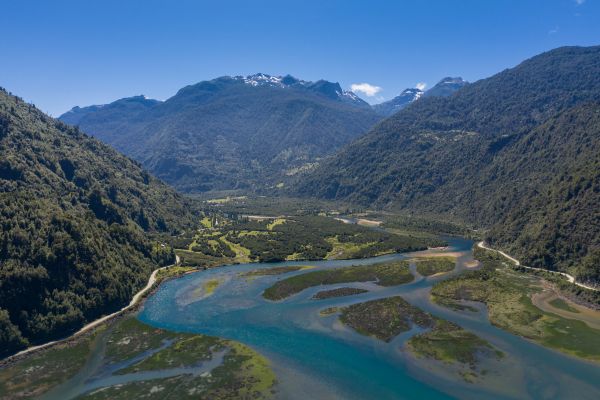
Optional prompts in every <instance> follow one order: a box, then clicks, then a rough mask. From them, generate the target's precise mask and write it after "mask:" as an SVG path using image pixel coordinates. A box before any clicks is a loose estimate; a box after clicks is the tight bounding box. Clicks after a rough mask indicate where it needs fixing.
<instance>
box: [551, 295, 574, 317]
mask: <svg viewBox="0 0 600 400" xmlns="http://www.w3.org/2000/svg"><path fill="white" fill-rule="evenodd" d="M550 304H551V305H552V306H553V307H556V308H560V309H561V310H565V311H568V312H572V313H577V314H578V313H579V310H578V309H576V308H574V307H571V306H570V305H569V303H567V302H566V301H564V300H563V299H561V298H559V297H558V298H556V299H553V300H550Z"/></svg>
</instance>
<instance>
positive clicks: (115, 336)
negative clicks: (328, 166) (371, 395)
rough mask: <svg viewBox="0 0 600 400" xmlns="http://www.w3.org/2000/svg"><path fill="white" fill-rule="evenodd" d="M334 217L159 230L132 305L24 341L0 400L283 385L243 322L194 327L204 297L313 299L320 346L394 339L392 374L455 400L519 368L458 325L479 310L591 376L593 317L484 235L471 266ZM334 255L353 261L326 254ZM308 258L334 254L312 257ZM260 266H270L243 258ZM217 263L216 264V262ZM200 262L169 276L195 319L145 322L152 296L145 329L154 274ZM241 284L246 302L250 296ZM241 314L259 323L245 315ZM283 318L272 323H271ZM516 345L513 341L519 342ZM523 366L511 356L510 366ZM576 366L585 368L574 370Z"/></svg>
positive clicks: (442, 251) (416, 237)
mask: <svg viewBox="0 0 600 400" xmlns="http://www.w3.org/2000/svg"><path fill="white" fill-rule="evenodd" d="M219 204H221V203H219ZM334 216H335V214H334V215H326V214H324V215H321V216H310V217H309V216H306V215H291V214H286V216H281V217H268V218H263V219H256V218H254V219H243V220H238V219H231V218H225V217H223V216H222V214H221V213H217V212H211V213H207V214H206V215H205V216H204V218H203V219H202V221H201V223H200V227H199V229H198V230H197V231H196V232H193V233H190V234H188V235H184V236H181V237H177V238H169V240H170V244H171V245H172V246H173V247H175V248H176V253H177V264H176V265H172V266H169V267H163V268H160V269H158V270H155V271H154V272H153V273H152V275H151V276H150V278H149V281H148V284H147V285H146V287H145V288H143V289H142V290H141V291H140V292H138V293H137V294H136V295H135V296H134V297H133V299H132V300H131V302H130V304H129V305H128V306H126V307H124V308H123V309H121V310H119V311H118V312H115V313H113V314H111V315H108V316H105V317H103V318H100V319H99V320H97V321H94V322H92V323H90V324H88V325H86V326H85V327H83V328H82V329H81V330H80V331H79V332H77V333H76V334H75V335H74V336H73V337H71V338H70V339H69V340H65V341H60V342H52V343H48V344H46V345H42V346H37V347H35V348H30V349H27V350H25V351H23V352H21V353H19V354H18V355H16V356H15V357H13V358H12V359H9V360H5V362H4V363H3V366H2V367H0V382H1V383H0V399H5V398H6V399H8V398H11V399H12V398H29V397H31V396H41V398H43V399H67V398H75V397H77V398H90V399H105V398H111V399H113V398H132V397H134V398H138V397H144V398H163V397H162V396H164V395H166V394H172V395H176V396H177V398H186V397H190V398H192V397H197V396H203V397H206V396H209V397H210V398H216V399H219V398H223V399H225V398H269V397H272V396H274V395H277V394H279V395H282V393H286V392H285V390H286V383H285V381H286V379H288V378H285V377H284V378H285V379H284V382H283V383H281V382H278V379H277V378H276V374H278V373H280V372H281V366H280V365H275V366H273V368H272V366H271V361H269V360H270V357H271V356H272V355H273V354H274V353H277V351H276V350H275V348H274V347H272V346H271V344H268V343H265V344H264V345H263V344H262V343H263V342H257V343H254V342H253V340H246V339H250V337H246V336H244V335H243V334H241V333H242V332H243V329H242V328H239V327H237V328H236V330H235V332H238V333H240V334H241V335H240V337H239V338H238V339H237V340H226V339H221V338H219V337H221V336H227V337H231V336H230V334H229V333H228V334H224V332H230V331H228V330H227V329H228V327H227V326H226V325H223V326H220V325H218V324H219V323H216V325H215V323H213V325H211V323H212V322H209V320H207V321H204V322H203V323H202V324H201V325H200V326H213V327H214V328H211V329H209V330H208V331H205V330H203V329H204V328H202V329H199V330H197V327H196V326H195V325H194V324H195V322H194V320H195V318H198V317H197V315H198V314H197V312H198V311H197V308H196V307H199V306H202V305H203V304H205V303H206V307H207V309H206V310H204V311H207V312H209V310H210V309H211V307H213V306H212V305H211V304H213V302H217V303H214V304H215V306H216V305H217V304H221V302H222V303H223V304H229V306H230V307H234V310H236V307H237V306H238V305H239V304H246V303H248V304H255V307H258V306H260V307H267V308H268V309H269V310H271V309H272V310H271V311H269V314H270V313H272V312H273V310H276V309H277V307H282V309H285V308H286V307H288V306H287V305H286V304H296V303H297V302H298V301H299V302H300V303H298V305H302V304H304V306H306V305H311V306H310V307H311V310H312V309H313V308H314V307H316V308H315V309H314V316H311V317H310V323H308V325H310V326H312V325H314V326H316V327H318V329H320V330H323V329H325V330H330V329H333V330H332V331H331V333H330V334H329V335H333V336H332V337H331V336H329V339H328V340H330V339H332V338H333V339H335V340H341V341H342V342H345V341H348V340H350V342H349V343H351V344H352V343H354V344H353V346H354V345H357V346H358V347H359V348H360V346H363V345H364V344H366V343H372V342H365V341H364V340H358V339H356V338H355V337H354V336H352V335H350V336H349V334H348V332H349V331H348V330H351V331H355V332H356V333H358V334H361V335H365V336H367V337H369V338H371V339H368V340H374V341H375V342H377V341H381V342H384V343H389V344H390V345H391V346H392V348H395V349H396V348H398V347H397V346H399V348H400V349H401V350H400V351H401V353H402V354H404V356H403V357H408V358H403V360H404V361H402V363H406V362H408V363H409V364H410V365H412V367H411V369H412V368H414V369H415V371H413V372H410V373H409V372H407V371H404V370H402V372H401V373H402V374H408V375H407V377H408V376H413V375H414V376H415V377H420V378H418V379H417V381H419V380H420V381H424V382H427V384H428V385H433V386H434V387H435V386H436V385H437V384H436V383H435V381H434V380H430V379H429V378H427V379H426V378H423V375H422V374H423V371H425V370H429V371H430V373H433V374H434V376H437V377H438V379H439V380H440V382H442V383H439V385H440V386H439V389H441V390H442V391H445V392H448V393H451V394H453V395H456V394H457V393H456V392H454V390H456V388H455V389H451V388H450V387H447V386H446V384H444V383H443V382H445V381H446V380H448V379H450V380H453V379H454V380H455V379H456V378H459V379H460V380H461V381H463V382H464V385H467V386H464V385H463V384H460V385H458V386H459V387H460V388H462V389H460V390H463V391H464V393H465V394H468V395H466V397H473V394H475V393H488V394H489V393H495V391H497V390H499V389H498V387H497V386H498V385H500V386H501V384H499V382H502V381H503V379H509V378H510V379H513V378H511V376H509V375H510V374H508V372H507V371H508V370H507V366H509V365H513V366H514V363H517V364H518V363H522V362H523V361H522V360H521V358H520V356H516V354H515V353H514V351H515V348H513V347H512V346H508V347H507V346H506V345H505V343H504V342H503V340H505V339H502V340H499V339H498V338H497V337H496V336H495V334H494V333H493V332H492V331H489V330H488V329H487V328H481V327H480V325H477V324H475V325H472V324H471V322H468V321H470V320H471V319H473V318H475V320H477V321H479V320H480V319H481V318H484V320H485V321H487V320H488V318H489V321H490V322H491V324H492V325H493V326H495V327H497V328H500V329H502V330H504V331H506V332H510V333H512V334H514V335H518V336H520V337H523V338H526V339H528V340H530V341H533V342H535V343H538V344H540V345H543V346H545V347H549V348H552V349H555V350H558V351H560V352H563V353H566V354H568V355H571V356H575V357H577V358H582V359H586V360H590V361H591V362H592V363H593V364H591V365H590V367H589V368H590V370H589V372H590V373H591V375H590V376H595V372H594V371H600V369H599V367H598V365H597V364H595V363H597V362H599V361H600V353H599V352H598V349H600V341H599V340H600V312H598V311H594V310H590V309H588V308H586V307H583V306H582V305H579V304H576V303H573V302H572V301H571V300H570V299H569V298H568V297H566V296H562V295H561V293H560V291H559V290H558V289H557V287H556V286H555V285H553V283H552V282H548V281H546V280H544V279H543V277H538V276H536V275H534V274H528V273H527V269H523V268H522V269H521V270H517V269H514V268H513V265H516V266H519V262H518V260H515V259H514V258H512V257H510V256H508V255H506V254H504V253H502V252H499V251H495V250H493V249H489V248H488V247H486V246H485V244H484V243H483V242H479V243H478V245H477V247H476V248H475V252H474V257H475V259H476V260H478V261H475V260H474V259H473V258H472V257H469V256H468V254H469V252H468V251H467V252H465V250H456V249H453V248H450V249H446V248H444V247H442V248H439V249H434V250H429V251H426V252H416V253H406V254H405V255H397V254H395V253H396V252H401V251H403V252H407V251H414V250H423V249H426V248H427V247H436V246H440V245H445V244H446V243H445V242H446V240H447V239H440V236H439V231H438V232H436V231H435V230H433V231H432V230H429V231H423V230H422V231H419V230H418V229H413V228H411V229H407V228H406V226H398V225H397V224H396V225H394V226H391V224H390V226H386V225H387V224H386V221H385V219H384V218H381V216H376V217H375V218H373V217H370V216H368V215H367V216H365V215H361V216H360V218H356V217H354V216H347V217H339V216H335V218H340V219H343V220H344V221H343V222H341V221H336V220H334V219H333V218H332V217H334ZM411 223H412V222H411ZM359 224H363V225H367V226H368V228H366V227H361V226H360V225H359ZM444 228H448V227H447V226H444ZM453 229H454V228H453ZM456 229H460V228H456ZM446 230H448V229H446ZM390 232H395V233H396V234H393V233H390ZM398 233H399V234H398ZM382 255H384V256H383V257H381V256H382ZM368 257H379V258H368ZM398 257H399V258H398ZM337 258H341V259H351V260H349V261H342V260H340V261H335V259H337ZM303 259H304V260H305V261H304V262H299V261H297V260H303ZM307 259H308V260H310V259H315V260H316V259H329V260H330V261H314V263H311V262H310V261H306V260H307ZM377 260H384V261H377ZM507 260H508V261H510V262H508V263H507ZM260 261H277V262H279V263H278V264H264V263H263V264H261V263H258V264H248V262H253V263H256V262H260ZM282 262H283V263H282ZM236 263H242V265H240V266H239V267H238V266H236V265H235V264H236ZM323 263H324V264H323ZM327 263H333V264H331V265H332V266H334V265H337V267H330V266H329V265H330V264H327ZM336 263H337V264H336ZM231 264H234V265H231ZM226 265H230V266H226ZM253 265H256V267H253ZM218 266H225V267H223V268H214V267H218ZM204 269H210V274H208V275H205V273H198V274H194V275H190V276H189V278H182V279H179V280H176V281H173V283H175V282H177V283H178V284H179V282H182V283H183V282H187V281H190V279H191V281H199V282H200V283H199V284H198V285H196V286H195V287H191V288H189V290H188V289H186V290H185V291H182V289H181V290H179V291H177V294H174V295H173V296H174V298H171V299H170V300H169V301H176V302H178V303H177V307H178V309H179V310H180V311H179V312H181V310H187V309H188V308H189V309H190V310H196V311H194V314H193V315H195V316H194V317H190V316H188V317H186V316H185V315H186V314H185V313H184V314H182V315H181V318H188V319H187V321H188V322H187V323H184V324H183V325H181V324H180V322H179V319H178V318H180V316H176V315H177V314H176V313H177V312H178V311H173V312H175V314H168V313H167V314H165V318H167V319H166V320H165V326H163V322H162V320H161V319H156V320H154V319H152V318H154V317H152V318H150V316H151V315H154V314H153V312H154V311H153V310H154V309H155V308H156V307H158V306H159V303H156V301H152V302H151V304H150V305H149V306H148V307H149V310H148V309H147V307H146V306H145V307H144V308H143V309H142V316H141V317H138V318H139V319H140V320H141V321H146V322H151V324H150V325H146V324H145V323H143V322H140V320H138V319H137V318H135V317H133V316H132V314H131V312H132V311H134V310H136V309H137V308H138V307H139V306H140V304H141V302H142V300H143V299H145V297H146V296H147V295H148V293H150V292H151V291H153V290H154V289H156V287H157V286H158V285H159V284H160V283H161V282H164V281H167V280H169V279H171V278H174V277H179V276H182V275H185V274H187V273H190V272H195V271H198V270H204ZM220 270H223V271H228V272H223V273H220V272H218V271H220ZM212 271H215V272H214V273H213V272H212ZM205 276H206V277H205ZM560 276H561V277H563V275H560ZM191 281H190V282H191ZM269 282H270V283H269ZM571 283H576V282H573V281H571ZM232 285H233V286H232ZM166 286H169V287H171V286H172V285H170V284H169V285H166ZM580 286H581V285H580ZM254 288H260V289H254ZM169 290H170V289H169ZM248 290H250V292H249V293H250V297H246V296H247V294H246V292H247V291H248ZM256 290H258V291H256ZM230 291H231V293H230ZM237 291H240V292H239V294H236V293H237ZM160 292H161V293H162V291H160ZM429 293H431V300H432V301H433V304H432V302H431V301H430V299H429V297H430V295H429ZM156 296H158V294H156V295H153V296H152V299H153V300H154V299H155V298H156ZM182 296H183V297H182ZM231 296H234V297H231ZM175 297H176V299H175ZM262 297H264V299H262ZM220 299H221V300H220ZM272 300H276V301H272ZM317 303H318V304H319V305H318V306H316V305H317ZM165 304H166V303H165ZM313 304H314V305H315V306H313ZM219 307H221V306H219ZM260 307H259V309H260ZM436 307H437V308H436ZM252 309H253V308H248V309H246V308H243V310H252ZM441 310H443V311H441ZM204 311H203V312H204ZM220 312H222V311H220ZM236 312H237V311H236ZM239 312H241V311H239ZM482 312H483V314H482ZM209 313H210V312H209ZM157 315H158V314H157ZM160 315H162V314H160ZM283 315H286V314H285V313H284V314H283ZM294 315H295V314H294V313H291V314H290V315H289V318H291V319H293V318H294ZM470 315H472V316H470ZM167 316H169V317H167ZM171 317H173V318H175V320H173V321H171V319H170V318H171ZM148 318H150V319H151V321H148ZM247 318H258V320H260V318H263V317H262V316H260V315H259V316H254V315H252V314H249V315H248V316H247ZM313 318H317V320H315V319H313ZM319 318H320V320H319ZM169 321H170V322H169ZM174 321H177V322H174ZM315 321H321V322H315ZM336 321H337V322H336ZM288 322H289V321H285V322H283V321H279V322H277V323H276V324H275V326H278V325H280V324H284V325H285V324H287V323H288ZM265 323H267V325H268V324H269V323H271V322H269V321H265ZM207 324H208V325H207ZM478 324H479V323H478ZM151 325H152V326H160V328H155V327H152V326H151ZM302 325H305V324H304V323H303V324H302ZM308 325H307V326H308ZM484 325H485V324H484ZM172 329H174V330H179V329H183V330H185V331H186V332H187V331H188V330H190V331H191V332H196V333H176V332H174V331H172ZM240 329H241V330H240ZM340 329H341V330H340ZM200 332H201V333H200ZM340 332H342V333H340ZM204 333H207V334H208V336H207V335H205V334H204ZM270 334H271V333H270ZM340 334H341V335H342V336H340V337H337V335H340ZM233 336H234V337H233V338H234V339H236V335H233ZM245 338H246V339H245ZM351 338H353V339H351ZM267 340H268V339H267ZM242 343H245V344H242ZM360 343H362V344H360ZM515 343H517V344H516V345H514V346H516V347H517V348H518V347H519V346H521V344H520V343H519V342H515ZM246 344H249V345H250V346H252V348H251V347H248V346H246ZM369 346H371V345H369ZM377 346H379V345H377ZM255 347H257V348H258V351H259V352H263V350H266V354H267V358H265V357H263V356H262V355H260V354H259V353H258V352H256V351H255V350H253V348H255ZM526 348H527V349H528V350H527V351H534V350H531V349H530V348H529V347H526ZM394 351H396V350H394ZM515 357H516V358H515ZM276 359H277V357H276ZM407 360H408V361H407ZM519 360H521V361H519ZM332 362H335V361H334V360H332ZM377 362H379V361H377ZM65 365H68V368H64V366H65ZM399 365H401V364H399ZM525 365H526V364H523V365H520V364H519V366H518V369H520V368H525ZM547 367H548V368H550V369H551V370H552V372H551V374H555V373H558V372H557V371H554V370H553V369H552V368H556V366H547ZM400 368H404V367H400ZM558 368H560V367H558ZM577 368H581V366H580V365H579V364H577ZM418 371H421V372H418ZM507 374H508V375H507ZM403 379H404V378H403ZM407 379H409V380H410V379H414V378H407ZM527 379H534V378H527ZM535 379H538V378H535ZM584 379H585V378H584ZM411 382H412V381H411ZM521 383H522V384H523V385H526V384H528V383H527V382H521ZM538 383H539V382H538ZM590 384H591V385H592V386H593V385H594V383H593V382H589V381H585V384H584V385H583V386H582V387H588V385H590ZM469 385H471V386H469ZM515 390H517V389H515ZM557 390H558V389H557ZM561 391H562V389H561ZM598 392H599V394H600V389H599V390H598ZM459 393H462V392H459ZM499 393H500V392H499ZM504 394H508V392H506V393H504ZM512 395H514V393H512V394H511V396H512ZM78 396H82V397H78ZM486 396H487V395H486ZM284 397H285V396H284ZM484 397H485V396H484ZM358 398H360V396H358ZM475 398H476V397H475Z"/></svg>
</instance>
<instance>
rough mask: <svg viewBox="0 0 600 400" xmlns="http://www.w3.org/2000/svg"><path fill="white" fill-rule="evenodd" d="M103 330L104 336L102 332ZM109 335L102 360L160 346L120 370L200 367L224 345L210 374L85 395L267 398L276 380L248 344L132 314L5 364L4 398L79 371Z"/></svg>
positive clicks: (1, 375) (31, 393) (36, 390)
mask: <svg viewBox="0 0 600 400" xmlns="http://www.w3.org/2000/svg"><path fill="white" fill-rule="evenodd" d="M100 333H102V336H100ZM101 339H102V340H104V341H106V350H105V353H104V357H103V359H102V364H103V365H107V364H112V365H114V363H117V362H122V361H125V360H128V359H131V358H132V357H135V356H138V355H140V354H143V353H145V352H148V351H149V350H152V349H155V352H154V353H153V354H149V355H148V356H146V357H145V358H143V359H141V360H139V361H138V362H136V363H134V364H133V365H129V366H126V367H124V368H122V369H120V370H118V371H116V372H114V374H116V375H122V376H126V375H127V374H131V373H138V372H143V371H157V370H169V369H173V368H181V367H195V366H197V365H198V364H199V363H201V362H203V361H208V360H210V359H211V358H212V357H213V355H214V354H215V352H221V351H225V354H224V356H223V362H222V363H221V364H220V365H218V366H217V367H215V368H214V369H213V370H211V371H210V372H208V373H206V374H200V375H191V374H180V375H176V376H174V377H170V378H159V379H151V380H147V381H139V382H129V383H124V384H121V385H115V386H111V387H105V388H101V389H98V390H95V391H93V392H91V393H87V394H85V395H83V396H81V397H78V398H85V399H132V398H148V399H164V398H166V397H171V398H176V399H188V398H189V399H192V398H193V399H197V398H207V399H232V398H236V399H238V398H239V399H265V398H270V397H271V396H272V390H273V387H274V385H275V375H274V374H273V372H272V370H271V368H270V366H269V363H268V361H267V360H266V359H265V358H264V357H262V356H261V355H260V354H258V353H256V352H255V351H254V350H252V349H250V348H249V347H247V346H245V345H242V344H240V343H237V342H233V341H230V340H225V339H220V338H216V337H211V336H205V335H196V334H188V333H177V332H171V331H166V330H163V329H157V328H153V327H150V326H148V325H145V324H143V323H141V322H140V321H138V320H137V319H135V318H132V317H128V318H124V319H122V320H120V321H115V322H114V323H113V325H112V326H109V327H105V329H104V330H102V332H99V333H98V334H96V335H91V336H87V337H84V338H81V339H79V340H78V341H77V342H76V343H72V344H69V345H64V346H63V345H60V346H56V347H54V348H52V349H48V350H45V351H43V352H41V353H39V354H36V355H34V356H32V357H28V358H26V359H23V360H21V361H18V362H16V363H14V364H11V365H9V366H7V367H3V368H2V369H0V398H2V399H19V398H23V399H25V398H32V397H36V396H39V395H41V394H43V393H44V392H46V391H47V390H49V389H50V388H52V387H54V386H56V385H58V384H59V383H62V382H64V381H66V380H68V379H69V378H70V377H71V376H74V375H75V374H76V373H77V372H78V371H79V370H80V369H81V368H82V367H83V365H84V364H85V362H86V360H87V359H88V357H89V355H90V352H91V351H92V348H93V345H94V344H96V342H95V341H98V340H101Z"/></svg>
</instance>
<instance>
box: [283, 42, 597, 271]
mask: <svg viewBox="0 0 600 400" xmlns="http://www.w3.org/2000/svg"><path fill="white" fill-rule="evenodd" d="M598 112H600V47H564V48H559V49H556V50H552V51H549V52H547V53H543V54H541V55H538V56H536V57H533V58H531V59H529V60H527V61H524V62H523V63H521V64H520V65H518V66H516V67H515V68H512V69H508V70H505V71H503V72H501V73H499V74H497V75H494V76H492V77H490V78H488V79H483V80H481V81H478V82H475V83H473V84H470V85H467V86H465V87H463V88H462V89H460V90H459V91H457V92H456V93H455V94H453V95H451V96H449V97H445V98H442V97H427V98H423V99H420V100H419V101H416V102H414V103H412V104H411V105H410V106H408V107H407V108H406V109H404V110H402V111H400V112H398V113H397V114H395V115H394V116H392V117H390V118H389V119H387V120H385V121H383V122H381V123H379V124H378V125H377V126H376V127H375V128H374V129H373V130H372V131H371V132H369V133H368V134H367V135H365V136H364V137H362V138H360V139H359V140H357V141H355V142H354V143H352V144H351V145H349V146H347V147H345V148H344V149H343V150H342V151H341V152H339V153H338V154H336V155H335V156H333V157H331V158H329V159H328V160H326V161H325V162H323V163H322V165H321V166H320V167H319V168H317V169H316V170H315V171H314V172H313V173H312V174H310V175H309V176H308V177H305V178H304V179H303V180H301V181H299V182H298V183H297V184H296V185H295V187H294V189H293V190H292V192H293V193H294V194H296V195H304V196H318V197H321V198H325V199H333V200H344V201H349V202H355V203H357V204H362V205H371V206H376V207H382V208H387V209H391V210H402V211H410V212H413V213H422V214H428V215H440V216H444V218H451V219H453V220H456V221H459V222H463V223H467V224H471V225H472V226H475V227H480V228H487V229H489V230H488V232H487V234H486V235H487V237H486V238H487V240H488V241H490V242H491V243H492V244H495V245H498V246H500V247H502V248H504V249H506V250H508V251H510V252H511V253H513V254H515V255H516V256H517V257H518V258H521V259H522V261H523V262H524V263H526V265H532V266H537V267H544V268H549V269H560V270H569V271H570V272H572V273H575V274H577V277H578V278H579V279H581V280H584V281H595V282H598V281H599V280H600V275H599V273H598V264H597V262H596V261H594V260H598V251H599V245H600V222H599V218H600V211H599V210H600V208H599V207H598V204H600V192H599V186H598V181H599V179H600V178H599V175H600V169H599V168H598V163H599V157H600V152H599V150H600V147H599V146H600V120H599V118H598Z"/></svg>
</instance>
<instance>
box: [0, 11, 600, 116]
mask: <svg viewBox="0 0 600 400" xmlns="http://www.w3.org/2000/svg"><path fill="white" fill-rule="evenodd" d="M599 3H600V1H599V0H585V1H584V0H540V1H533V0H532V1H527V0H518V1H517V0H514V1H511V0H504V1H500V0H470V1H468V0H465V1H452V0H435V1H434V0H431V1H427V0H422V1H418V0H412V1H377V0H369V1H351V0H345V1H343V0H339V1H327V0H320V1H311V0H303V1H260V0H255V1H224V0H221V1H210V2H208V1H206V2H203V1H167V0H164V1H154V0H144V1H126V0H120V1H112V0H102V1H84V0H80V1H62V0H54V1H41V0H40V1H29V0H19V1H12V0H0V9H1V12H0V54H1V57H2V58H1V62H0V86H2V87H5V88H6V89H7V90H9V91H11V92H13V93H15V94H17V95H19V96H21V97H23V98H24V99H25V100H27V101H30V102H33V103H34V104H36V105H37V106H38V107H40V108H41V109H42V110H44V111H46V112H49V113H50V114H51V115H54V116H57V115H59V114H61V113H62V112H64V111H66V110H68V109H69V108H71V107H72V106H74V105H89V104H102V103H107V102H110V101H113V100H115V99H118V98H121V97H127V96H132V95H138V94H145V95H147V96H149V97H153V98H158V99H166V98H168V97H170V96H172V95H173V94H175V92H176V91H177V90H178V89H179V88H181V87H183V86H185V85H188V84H192V83H195V82H198V81H201V80H206V79H211V78H214V77H217V76H222V75H246V74H251V73H255V72H264V73H268V74H272V75H280V74H287V73H289V74H292V75H294V76H296V77H298V78H302V79H306V80H317V79H320V78H323V79H327V80H331V81H337V82H339V83H340V84H341V85H342V87H344V88H350V87H351V85H352V84H358V83H367V84H369V85H371V86H374V87H375V86H376V87H379V88H380V90H379V91H377V90H375V91H376V93H372V94H373V95H372V96H367V95H366V94H365V93H358V94H360V95H361V96H362V97H363V98H365V99H366V100H367V101H369V102H371V103H376V102H379V101H381V100H383V99H390V98H392V97H394V96H395V95H397V94H398V93H399V92H400V91H402V90H403V89H405V88H407V87H414V86H415V85H416V84H417V83H425V84H427V85H428V86H429V87H431V86H432V85H433V84H435V83H436V82H437V81H438V80H440V79H441V78H443V77H444V76H448V75H450V76H462V77H463V78H465V79H467V80H469V81H474V80H477V79H481V78H485V77H487V76H489V75H492V74H494V73H496V72H499V71H501V70H503V69H505V68H509V67H512V66H514V65H516V64H517V63H519V62H520V61H522V60H524V59H526V58H528V57H531V56H533V55H535V54H537V53H540V52H543V51H546V50H549V49H552V48H555V47H559V46H563V45H582V46H589V45H597V44H600V4H599ZM372 91H373V90H371V92H372ZM367 92H368V91H367Z"/></svg>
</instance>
